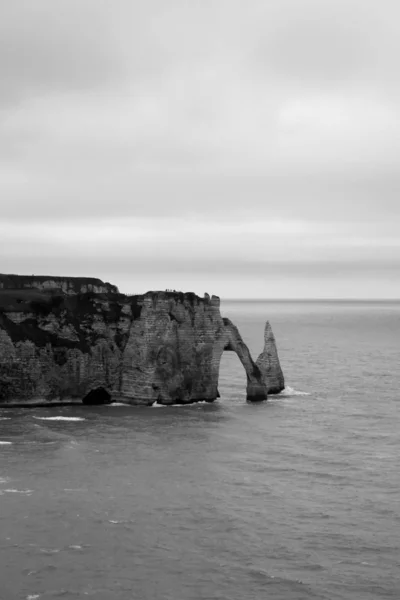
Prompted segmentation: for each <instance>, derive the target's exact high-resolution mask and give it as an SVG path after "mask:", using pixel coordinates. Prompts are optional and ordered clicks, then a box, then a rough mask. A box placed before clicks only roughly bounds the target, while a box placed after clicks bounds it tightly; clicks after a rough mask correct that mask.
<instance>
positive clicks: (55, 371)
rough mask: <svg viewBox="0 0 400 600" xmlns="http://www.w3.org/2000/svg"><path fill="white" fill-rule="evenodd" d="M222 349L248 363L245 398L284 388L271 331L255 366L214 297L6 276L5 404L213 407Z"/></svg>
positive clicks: (2, 314) (1, 363) (0, 352)
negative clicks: (128, 291)
mask: <svg viewBox="0 0 400 600" xmlns="http://www.w3.org/2000/svg"><path fill="white" fill-rule="evenodd" d="M224 351H232V352H236V353H237V355H238V357H239V359H240V360H241V362H242V364H243V367H244V369H245V371H246V375H247V399H248V400H250V401H260V400H266V399H267V395H268V393H276V392H277V390H278V389H279V391H280V390H281V389H283V375H282V371H281V368H280V365H279V359H278V355H277V352H276V345H275V340H274V337H273V334H272V331H271V328H270V326H269V324H267V326H266V330H265V347H264V351H263V353H262V354H261V355H260V356H259V358H258V360H257V362H256V363H255V362H254V361H253V359H252V358H251V355H250V352H249V350H248V348H247V346H246V344H245V343H244V341H243V339H242V338H241V336H240V333H239V331H238V329H237V328H236V327H235V326H234V325H233V323H231V321H230V320H229V319H223V318H222V317H221V314H220V299H219V298H218V297H217V296H212V297H210V296H209V295H208V294H205V296H204V297H203V298H200V297H199V296H196V295H195V294H193V293H185V294H184V293H181V292H170V291H167V292H163V291H158V292H147V293H146V294H143V295H136V296H128V295H124V294H120V293H119V291H118V289H117V288H116V286H113V285H111V284H108V283H107V284H106V283H103V282H102V281H100V280H97V279H96V280H94V279H89V278H88V279H85V278H72V277H68V278H63V277H37V278H36V277H35V276H31V277H29V278H28V277H21V278H19V276H15V275H13V276H9V275H7V276H5V275H0V405H1V404H2V405H3V406H5V405H15V404H17V405H27V406H29V405H38V404H44V405H49V404H56V403H68V402H76V403H84V404H104V403H110V402H125V403H128V404H143V405H152V404H154V403H155V402H157V403H159V404H176V403H181V404H186V403H191V402H197V401H201V400H203V401H204V400H205V401H207V402H212V401H213V400H215V399H216V398H217V397H218V396H219V394H218V377H219V365H220V360H221V356H222V353H223V352H224Z"/></svg>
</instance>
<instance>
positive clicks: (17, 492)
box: [1, 489, 33, 494]
mask: <svg viewBox="0 0 400 600" xmlns="http://www.w3.org/2000/svg"><path fill="white" fill-rule="evenodd" d="M32 492H33V490H14V489H11V490H1V493H2V494H32Z"/></svg>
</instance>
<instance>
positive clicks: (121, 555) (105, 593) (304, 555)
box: [0, 302, 400, 600]
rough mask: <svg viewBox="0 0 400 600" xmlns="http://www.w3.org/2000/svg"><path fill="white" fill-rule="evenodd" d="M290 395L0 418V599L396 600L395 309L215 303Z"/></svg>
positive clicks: (239, 373) (233, 376)
mask: <svg viewBox="0 0 400 600" xmlns="http://www.w3.org/2000/svg"><path fill="white" fill-rule="evenodd" d="M221 308H222V313H223V315H224V316H227V317H230V318H231V319H232V320H233V321H234V323H235V324H236V325H238V326H239V329H240V331H241V333H242V335H243V337H244V339H245V341H246V342H247V343H248V345H249V347H250V349H251V351H252V354H253V357H254V358H256V356H257V355H258V353H259V352H261V350H262V343H263V325H264V322H265V320H266V319H269V320H270V321H271V324H272V327H273V330H274V332H275V335H276V338H277V342H278V349H279V353H280V358H281V363H282V367H283V370H284V373H285V377H286V382H287V389H286V390H285V392H284V393H283V394H281V395H280V396H277V397H271V398H270V400H269V401H268V402H266V403H261V404H254V405H252V404H248V403H246V401H245V374H244V371H243V368H242V366H241V364H240V362H239V361H238V359H237V357H236V355H234V354H225V355H224V357H223V360H222V363H221V375H220V392H221V399H220V400H219V401H217V402H215V403H214V404H212V405H208V404H199V405H194V406H188V407H167V408H165V407H156V408H143V407H141V408H139V407H138V408H135V407H124V406H106V407H54V408H51V409H50V408H48V409H44V408H33V409H16V408H14V409H9V410H7V409H0V599H1V600H19V599H27V598H29V599H30V600H33V599H39V598H40V599H43V600H47V599H57V598H63V599H65V600H70V599H71V600H73V599H79V598H94V599H98V600H110V599H112V600H130V599H137V600H200V599H205V600H248V599H255V600H258V599H260V600H265V599H268V600H302V599H304V600H312V599H328V600H335V599H340V600H377V599H380V598H396V599H398V598H400V473H399V464H400V458H399V453H400V391H399V390H400V369H399V366H400V365H399V351H400V303H389V302H387V303H378V302H376V303H372V302H371V303H367V302H366V303H357V302H352V303H346V302H339V303H329V302H325V303H317V302H268V303H266V302H264V303H263V302H241V303H238V302H237V303H229V302H224V303H222V307H221Z"/></svg>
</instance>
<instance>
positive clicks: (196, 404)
mask: <svg viewBox="0 0 400 600" xmlns="http://www.w3.org/2000/svg"><path fill="white" fill-rule="evenodd" d="M199 404H210V402H207V400H200V401H199V402H186V403H183V404H158V402H154V404H152V408H171V407H173V408H185V407H187V406H192V407H194V406H198V405H199Z"/></svg>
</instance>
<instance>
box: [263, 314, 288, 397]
mask: <svg viewBox="0 0 400 600" xmlns="http://www.w3.org/2000/svg"><path fill="white" fill-rule="evenodd" d="M256 365H257V366H258V367H259V369H260V371H261V374H262V377H263V381H264V382H265V384H266V386H267V390H268V394H279V392H282V390H284V389H285V379H284V377H283V373H282V369H281V365H280V362H279V357H278V350H277V347H276V341H275V336H274V334H273V332H272V328H271V325H270V324H269V322H268V321H267V322H266V324H265V330H264V350H263V351H262V353H261V354H260V356H259V357H258V358H257V361H256Z"/></svg>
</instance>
